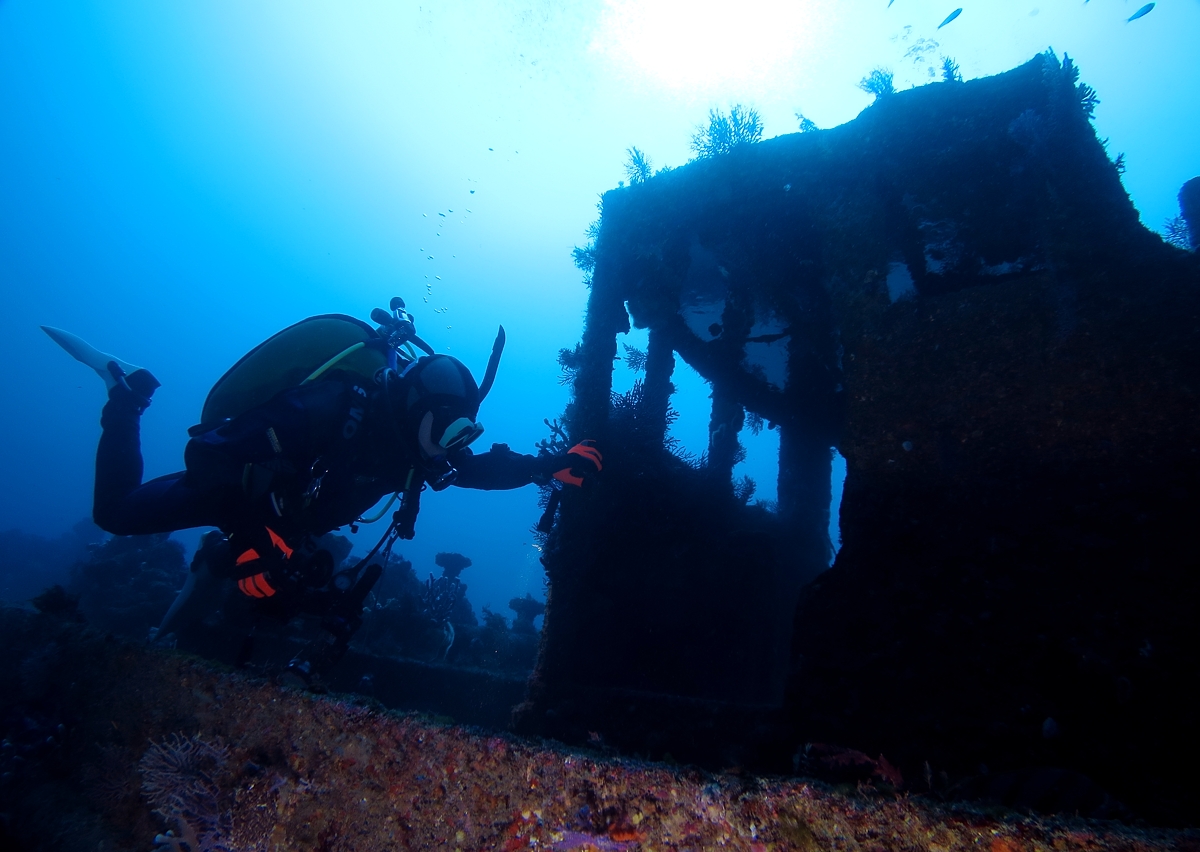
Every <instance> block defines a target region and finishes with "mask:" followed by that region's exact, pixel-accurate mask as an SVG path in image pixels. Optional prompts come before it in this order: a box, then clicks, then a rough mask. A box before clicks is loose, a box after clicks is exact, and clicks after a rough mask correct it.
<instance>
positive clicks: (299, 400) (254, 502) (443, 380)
mask: <svg viewBox="0 0 1200 852" xmlns="http://www.w3.org/2000/svg"><path fill="white" fill-rule="evenodd" d="M46 331H47V333H48V334H50V336H51V337H53V338H54V339H55V341H56V342H58V343H59V344H60V345H62V346H63V348H65V349H67V351H68V352H70V353H71V354H72V355H74V356H75V357H76V358H78V359H79V360H81V361H83V362H84V363H87V364H88V365H89V366H92V367H93V369H95V370H96V372H97V373H99V374H100V375H101V377H102V378H104V379H105V380H106V384H108V386H109V399H108V402H107V403H106V404H105V406H104V409H103V411H102V413H101V418H100V423H101V428H102V432H101V437H100V443H99V447H98V449H97V453H96V480H95V492H94V503H93V517H94V520H95V522H96V523H97V525H98V526H100V527H101V528H102V529H104V530H106V531H107V532H110V533H113V534H115V535H145V534H150V533H158V532H168V531H174V530H179V529H185V528H189V527H200V526H213V527H217V528H219V529H220V530H221V534H219V535H218V534H214V533H210V534H209V535H208V536H206V537H205V539H204V542H203V544H202V546H201V548H200V550H199V551H198V552H197V556H196V559H195V560H194V562H193V566H192V574H193V577H190V578H189V584H188V586H185V589H184V592H182V593H181V595H180V600H177V601H176V604H175V605H174V606H173V607H172V609H171V612H170V613H168V615H167V617H166V618H165V619H164V622H163V628H160V633H161V632H165V631H166V628H168V627H169V624H170V622H172V615H173V614H176V613H177V611H178V610H179V609H180V608H181V607H182V606H184V605H185V604H186V599H187V597H188V596H189V594H190V592H189V590H190V589H191V587H192V586H193V585H194V582H193V580H194V577H195V575H196V574H197V572H200V571H208V572H211V574H213V575H215V576H217V577H221V576H226V577H232V578H233V579H234V580H236V581H237V585H238V588H239V590H240V591H241V592H242V593H243V594H244V595H246V596H248V597H250V598H253V599H255V601H256V605H257V606H260V607H261V608H263V610H264V611H266V612H269V613H272V614H274V615H277V616H282V617H289V616H290V615H294V614H296V613H298V612H300V611H307V612H312V613H315V614H319V615H323V616H328V615H329V614H330V613H333V614H334V616H335V617H334V619H333V623H330V622H329V620H328V619H327V623H326V625H325V626H326V628H327V629H328V630H330V632H331V633H333V634H334V635H335V639H336V640H337V641H336V642H335V643H334V644H335V645H336V646H337V647H336V648H335V649H333V651H332V652H331V653H329V654H326V656H327V657H329V656H332V657H334V658H336V657H339V656H340V655H341V653H342V652H344V650H345V646H346V644H347V643H348V640H349V636H350V634H352V633H353V631H354V629H356V628H357V614H358V612H360V611H361V606H362V598H363V597H365V595H366V593H367V591H369V589H370V586H371V585H372V584H373V583H374V582H375V580H376V579H378V576H379V569H378V567H377V566H374V565H372V566H369V567H368V568H367V570H366V571H365V572H362V575H361V576H358V571H356V572H355V574H354V576H350V577H348V578H344V579H345V582H344V583H342V584H341V586H338V587H337V588H335V586H337V584H336V583H335V582H334V581H335V580H336V579H337V578H335V577H334V576H333V568H334V566H333V563H332V559H331V557H330V556H329V554H328V553H327V552H326V551H323V550H321V549H320V548H319V545H318V543H317V542H318V539H319V537H320V536H322V535H324V534H326V533H328V532H330V531H331V530H334V529H337V528H339V527H342V526H348V525H354V524H355V523H356V522H357V521H359V520H360V519H361V517H362V515H363V513H364V512H366V511H368V510H369V509H370V508H371V507H372V506H374V505H375V504H376V503H377V502H379V501H380V499H382V498H383V497H385V496H387V495H388V494H398V495H402V499H401V506H400V509H399V510H398V511H397V512H396V513H395V514H394V515H393V522H392V525H391V527H390V528H389V531H388V533H387V534H386V535H385V537H384V538H385V539H387V540H388V541H389V547H390V543H391V542H394V541H395V539H397V538H412V536H413V524H414V521H415V517H416V512H417V508H418V500H419V497H420V494H421V491H422V490H424V489H425V487H429V488H431V489H432V490H435V491H439V490H442V489H444V488H446V487H448V486H450V485H455V486H458V487H463V488H475V489H483V490H496V489H512V488H519V487H521V486H523V485H528V484H532V483H537V484H546V483H548V482H549V481H550V479H551V478H552V477H553V478H556V479H559V480H560V481H562V482H563V483H566V484H570V485H576V486H578V485H581V484H582V482H583V479H584V478H585V477H588V476H590V475H592V474H594V473H596V472H598V471H599V469H600V467H601V457H600V454H599V452H598V451H597V450H596V448H595V446H594V445H593V444H592V442H588V441H585V442H581V443H580V444H577V445H575V446H574V447H572V448H571V449H570V450H569V451H567V452H565V453H562V454H559V455H548V456H547V455H543V456H530V455H521V454H519V453H516V452H513V451H512V450H510V449H509V448H508V447H507V446H505V445H503V444H494V445H493V446H492V448H491V449H490V450H488V451H487V452H483V453H479V454H474V453H473V452H472V451H471V449H470V447H469V445H470V444H471V443H472V442H473V441H474V440H475V439H476V438H478V437H479V435H480V434H481V433H482V431H483V428H482V426H481V425H479V423H478V421H477V415H478V411H479V404H480V399H481V393H480V389H479V387H478V385H477V384H476V383H475V380H474V378H473V377H472V376H471V373H470V371H469V370H468V369H467V368H466V367H465V366H464V365H463V364H462V363H461V362H460V361H458V360H457V359H455V358H452V357H450V356H448V355H438V354H428V355H424V356H422V357H419V358H415V359H413V360H408V361H404V362H401V363H398V364H397V365H396V366H397V368H398V369H393V368H387V369H381V370H380V371H378V372H377V374H376V375H375V376H374V377H372V379H370V380H368V379H366V377H364V376H362V375H360V374H357V373H355V372H352V371H348V370H337V369H334V370H330V371H329V372H326V373H324V374H322V375H321V376H320V378H319V380H317V381H311V382H305V383H301V384H299V385H297V386H294V387H290V388H286V389H284V390H282V391H280V392H279V393H276V394H275V395H274V396H273V397H271V398H270V399H269V400H266V401H264V402H263V403H262V404H260V405H257V406H255V407H253V408H250V409H249V410H247V411H245V412H244V413H241V414H240V415H238V416H236V417H234V418H232V419H230V420H228V421H226V422H223V423H220V424H218V425H216V426H215V427H214V428H205V427H198V428H196V429H193V430H192V438H191V440H190V441H189V442H188V445H187V448H186V450H185V453H184V460H185V464H186V470H184V471H180V472H178V473H173V474H169V475H167V476H162V477H159V478H157V479H153V480H151V481H149V482H145V483H143V482H142V456H141V447H140V420H141V415H142V413H143V412H144V411H145V410H146V408H147V407H148V406H149V405H150V399H151V396H152V395H153V393H154V391H155V390H156V389H157V388H158V387H159V383H158V381H157V380H156V379H155V378H154V376H152V375H151V374H150V373H149V371H147V370H144V369H140V368H137V367H134V366H133V365H129V364H125V363H124V362H120V361H118V360H117V359H113V358H111V356H108V355H105V354H104V353H100V352H98V351H97V350H95V349H93V348H92V347H90V346H87V344H85V343H84V342H83V341H81V340H79V339H78V338H75V337H74V336H72V335H69V334H67V333H65V332H62V331H59V330H57V329H46ZM417 340H418V341H419V338H417ZM498 341H502V338H499V339H498ZM494 359H498V350H497V354H496V355H495V356H494ZM393 360H394V359H393ZM489 373H490V374H491V375H494V365H492V366H491V367H490V368H489ZM488 379H489V382H488V383H490V376H489V377H488ZM385 511H386V510H385ZM380 544H381V545H382V544H383V541H382V540H381V542H380ZM376 550H378V547H377V548H376ZM374 553H375V551H372V555H374ZM367 561H368V560H363V563H360V565H359V566H358V568H359V569H360V570H361V569H362V567H363V565H364V564H365V563H366V562H367ZM293 662H294V663H295V662H296V661H293ZM323 662H324V663H325V664H329V663H331V662H332V660H328V659H327V660H324V661H323Z"/></svg>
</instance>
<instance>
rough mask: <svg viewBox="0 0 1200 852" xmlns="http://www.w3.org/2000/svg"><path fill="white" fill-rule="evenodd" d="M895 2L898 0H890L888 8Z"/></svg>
mask: <svg viewBox="0 0 1200 852" xmlns="http://www.w3.org/2000/svg"><path fill="white" fill-rule="evenodd" d="M895 2H896V0H888V8H889V9H890V8H892V4H893V3H895Z"/></svg>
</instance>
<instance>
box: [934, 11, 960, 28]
mask: <svg viewBox="0 0 1200 852" xmlns="http://www.w3.org/2000/svg"><path fill="white" fill-rule="evenodd" d="M961 14H962V7H961V6H960V7H959V8H957V9H955V10H954V11H953V12H951V13H950V14H949V15H947V16H946V20H944V21H942V22H941V23H940V24H938V26H937V28H938V29H939V30H940V29H941V28H942V27H944V26H946V24H948V23H950V22H951V21H953V20H954V19H955V18H957V17H958V16H959V15H961Z"/></svg>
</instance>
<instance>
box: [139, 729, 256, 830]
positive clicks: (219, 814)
mask: <svg viewBox="0 0 1200 852" xmlns="http://www.w3.org/2000/svg"><path fill="white" fill-rule="evenodd" d="M228 762H229V749H228V748H226V746H225V744H224V743H223V742H221V740H220V739H219V738H218V739H217V740H216V741H214V742H209V741H207V740H205V739H203V738H202V737H200V736H194V737H185V736H183V735H182V734H171V735H170V736H168V737H165V738H164V739H163V740H162V742H158V743H151V744H150V748H149V749H147V750H146V753H145V754H144V755H142V759H141V760H140V761H139V763H138V769H139V770H140V771H141V773H142V792H143V793H144V794H145V796H146V798H147V799H148V800H149V802H150V805H151V806H152V807H153V808H154V812H155V813H157V814H158V815H159V816H161V817H162V818H163V819H164V820H166V821H167V822H170V823H174V825H175V828H176V830H177V832H178V833H177V834H176V833H175V832H170V831H169V832H167V833H166V834H160V835H158V836H157V837H156V838H155V842H156V843H159V844H161V845H163V846H166V847H168V848H174V849H177V850H183V849H188V850H190V851H191V852H232V850H233V847H232V846H231V845H230V844H231V841H230V835H231V833H232V830H233V823H232V819H231V817H230V811H229V808H228V807H225V805H224V802H223V796H222V794H221V787H220V784H219V781H218V779H219V778H220V776H221V774H222V773H223V772H224V771H225V766H226V764H227V763H228Z"/></svg>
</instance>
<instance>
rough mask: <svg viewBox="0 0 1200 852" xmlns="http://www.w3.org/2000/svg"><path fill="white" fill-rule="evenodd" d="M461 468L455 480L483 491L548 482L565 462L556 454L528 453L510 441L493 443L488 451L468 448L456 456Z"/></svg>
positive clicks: (458, 483)
mask: <svg viewBox="0 0 1200 852" xmlns="http://www.w3.org/2000/svg"><path fill="white" fill-rule="evenodd" d="M453 463H454V467H455V468H456V469H457V470H458V478H457V479H455V480H454V484H455V485H457V486H458V487H460V488H474V489H477V490H480V491H502V490H509V489H512V488H521V487H522V486H525V485H533V484H537V485H545V484H546V483H547V482H549V481H550V477H551V476H552V475H553V474H554V471H556V470H557V469H558V468H559V467H561V466H562V465H561V464H558V463H557V461H556V459H555V457H553V456H526V455H522V454H521V453H515V452H513V451H512V450H510V449H509V448H508V445H507V444H492V448H491V449H490V450H488V451H487V452H486V453H479V454H474V453H472V452H471V451H470V450H469V449H468V450H464V451H463V452H462V453H460V454H459V455H457V456H455V457H454V459H453Z"/></svg>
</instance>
